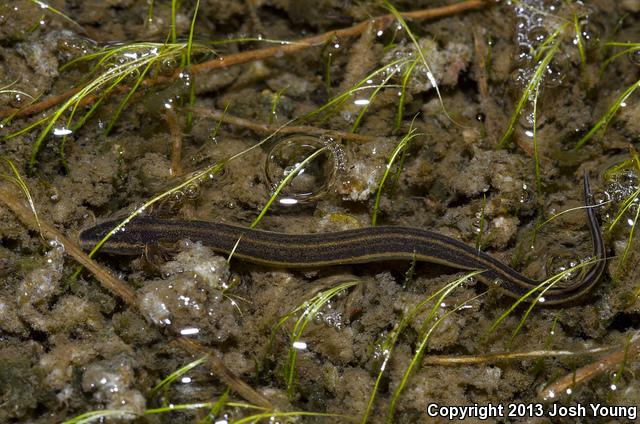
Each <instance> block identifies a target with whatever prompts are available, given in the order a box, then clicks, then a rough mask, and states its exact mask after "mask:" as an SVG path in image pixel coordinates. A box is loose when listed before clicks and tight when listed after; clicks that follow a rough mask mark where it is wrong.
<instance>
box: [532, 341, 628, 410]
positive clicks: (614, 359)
mask: <svg viewBox="0 0 640 424" xmlns="http://www.w3.org/2000/svg"><path fill="white" fill-rule="evenodd" d="M638 356H640V332H638V333H636V334H635V335H634V336H633V338H632V339H631V342H630V343H629V345H628V346H622V347H620V348H618V349H616V350H615V351H614V352H612V353H610V354H608V355H607V356H605V357H603V358H600V359H598V360H597V361H595V362H592V363H590V364H587V365H585V366H584V367H582V368H578V369H577V370H575V371H574V372H571V373H569V374H567V375H565V376H564V377H562V378H561V379H559V380H557V381H556V382H554V383H553V384H551V385H550V386H547V387H545V388H544V389H543V390H541V391H540V392H539V393H538V399H539V400H542V401H547V400H553V401H554V402H555V401H557V400H558V399H559V398H560V397H561V396H563V395H565V394H566V393H567V389H571V388H573V387H575V386H576V385H577V384H580V383H583V382H585V381H587V380H589V379H591V378H593V377H595V376H596V375H598V374H601V373H603V372H607V371H610V370H613V369H617V368H619V367H620V364H622V362H623V361H632V362H635V361H637V360H638Z"/></svg>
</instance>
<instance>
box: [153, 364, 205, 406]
mask: <svg viewBox="0 0 640 424" xmlns="http://www.w3.org/2000/svg"><path fill="white" fill-rule="evenodd" d="M205 362H207V357H206V356H203V357H202V358H199V359H196V360H195V361H193V362H190V363H188V364H187V365H185V366H184V367H182V368H180V369H178V370H176V371H174V372H172V373H171V374H169V375H168V376H167V377H165V378H164V379H163V380H162V381H161V382H160V383H158V384H156V385H155V386H154V387H153V389H151V391H150V392H149V396H155V395H157V394H158V393H159V392H160V391H161V390H167V389H168V388H169V386H171V384H173V382H174V381H176V380H177V379H178V378H179V377H182V376H183V375H184V374H186V373H188V372H189V371H191V370H192V369H193V368H195V367H197V366H199V365H201V364H204V363H205Z"/></svg>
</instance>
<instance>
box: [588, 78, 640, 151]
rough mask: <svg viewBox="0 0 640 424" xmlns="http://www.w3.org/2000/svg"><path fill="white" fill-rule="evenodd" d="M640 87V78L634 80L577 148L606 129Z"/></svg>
mask: <svg viewBox="0 0 640 424" xmlns="http://www.w3.org/2000/svg"><path fill="white" fill-rule="evenodd" d="M638 87H640V80H638V81H636V82H634V83H633V84H631V85H630V86H629V87H627V89H626V90H624V91H623V92H622V94H621V95H620V96H619V97H618V98H617V99H616V100H615V101H614V102H613V103H611V106H609V109H607V111H606V112H605V114H604V115H603V116H602V118H600V119H599V120H598V122H596V123H595V125H594V126H593V127H592V128H591V129H590V130H589V132H587V133H586V134H585V135H584V136H583V137H582V138H581V139H580V140H578V142H577V143H576V146H575V149H579V148H581V147H582V146H584V144H585V143H586V142H587V141H589V140H590V139H591V138H592V137H593V136H594V135H595V134H596V133H597V132H598V131H600V130H604V129H606V128H607V126H608V125H609V122H611V120H612V119H613V117H614V116H615V114H616V112H618V109H620V107H621V106H622V105H623V104H624V102H625V101H626V100H627V99H628V98H629V96H630V95H631V94H633V92H634V91H636V89H637V88H638Z"/></svg>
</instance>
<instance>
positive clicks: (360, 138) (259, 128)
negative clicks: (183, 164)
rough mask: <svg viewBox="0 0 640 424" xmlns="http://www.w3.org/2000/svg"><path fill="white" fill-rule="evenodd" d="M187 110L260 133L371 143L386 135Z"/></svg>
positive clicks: (216, 111)
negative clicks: (272, 122)
mask: <svg viewBox="0 0 640 424" xmlns="http://www.w3.org/2000/svg"><path fill="white" fill-rule="evenodd" d="M187 110H189V111H191V112H193V113H194V114H195V115H197V116H200V117H207V118H211V119H213V120H216V121H222V122H224V123H226V124H231V125H235V126H238V127H242V128H248V129H250V130H251V131H253V132H255V133H258V134H273V133H274V132H275V131H276V130H277V131H278V133H279V134H292V133H305V134H316V135H319V136H320V135H326V136H333V137H337V138H340V139H342V140H349V141H354V142H360V143H371V142H374V141H379V140H381V139H383V138H384V137H375V136H370V135H364V134H355V133H349V132H344V131H334V130H327V129H324V128H318V127H314V126H311V125H289V126H286V127H282V126H277V125H267V124H259V123H256V122H254V121H252V120H250V119H244V118H240V117H237V116H233V115H230V114H229V112H226V113H225V112H222V111H218V110H214V109H206V108H202V107H191V108H188V109H187Z"/></svg>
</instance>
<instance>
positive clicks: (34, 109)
mask: <svg viewBox="0 0 640 424" xmlns="http://www.w3.org/2000/svg"><path fill="white" fill-rule="evenodd" d="M489 3H490V2H488V1H486V0H467V1H463V2H460V3H456V4H452V5H450V6H443V7H434V8H431V9H422V10H416V11H413V12H404V13H401V14H400V15H401V16H402V17H403V18H405V19H409V20H416V21H419V20H428V19H437V18H442V17H445V16H450V15H455V14H457V13H462V12H467V11H470V10H477V9H481V8H484V7H486V6H487V5H488V4H489ZM394 20H395V18H394V16H393V15H392V14H388V15H382V16H378V17H376V18H372V19H368V20H366V21H363V22H360V23H359V24H357V25H354V26H352V27H348V28H343V29H339V30H335V31H328V32H325V33H323V34H319V35H315V36H312V37H307V38H303V39H301V40H298V41H292V42H290V43H287V44H280V45H277V46H271V47H265V48H262V49H256V50H249V51H246V52H240V53H236V54H231V55H228V56H224V57H217V58H215V59H212V60H209V61H207V62H203V63H200V64H197V65H191V66H190V67H189V69H188V70H187V69H186V68H184V67H182V68H178V69H176V71H175V72H174V73H173V74H172V75H171V76H169V77H162V76H158V77H155V78H154V79H147V80H145V81H144V82H143V83H142V84H141V86H142V87H145V88H146V87H151V86H154V85H158V84H168V83H171V82H173V81H175V80H176V79H178V78H179V77H180V74H181V73H182V72H185V71H187V72H189V73H191V74H193V75H196V74H200V73H203V72H209V71H211V70H214V69H221V68H227V67H229V66H234V65H239V64H242V63H247V62H253V61H256V60H262V59H267V58H270V57H280V56H283V55H289V54H292V53H295V52H298V51H300V50H304V49H307V48H310V47H314V46H321V45H323V44H326V43H327V42H329V41H331V39H333V38H334V37H344V38H347V37H353V36H356V35H359V34H361V33H362V32H363V31H365V30H366V29H367V28H368V27H369V25H372V26H373V27H376V28H381V27H386V26H388V25H389V24H391V23H392V22H393V21H394ZM77 92H78V89H77V88H74V89H71V90H69V91H67V92H65V93H63V94H60V95H58V96H54V97H50V98H48V99H45V100H43V101H41V102H39V103H35V104H33V105H31V106H28V107H25V108H24V109H15V108H7V109H3V110H0V119H2V118H6V117H8V116H15V117H19V116H29V115H33V114H35V113H38V112H42V111H44V110H47V109H49V108H50V107H53V106H55V105H57V104H60V103H62V102H63V101H65V100H66V99H68V98H69V97H71V96H73V95H74V94H75V93H77ZM93 101H95V99H94V97H93V96H87V97H86V98H85V99H84V101H83V102H82V105H85V104H89V103H91V102H93Z"/></svg>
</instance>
